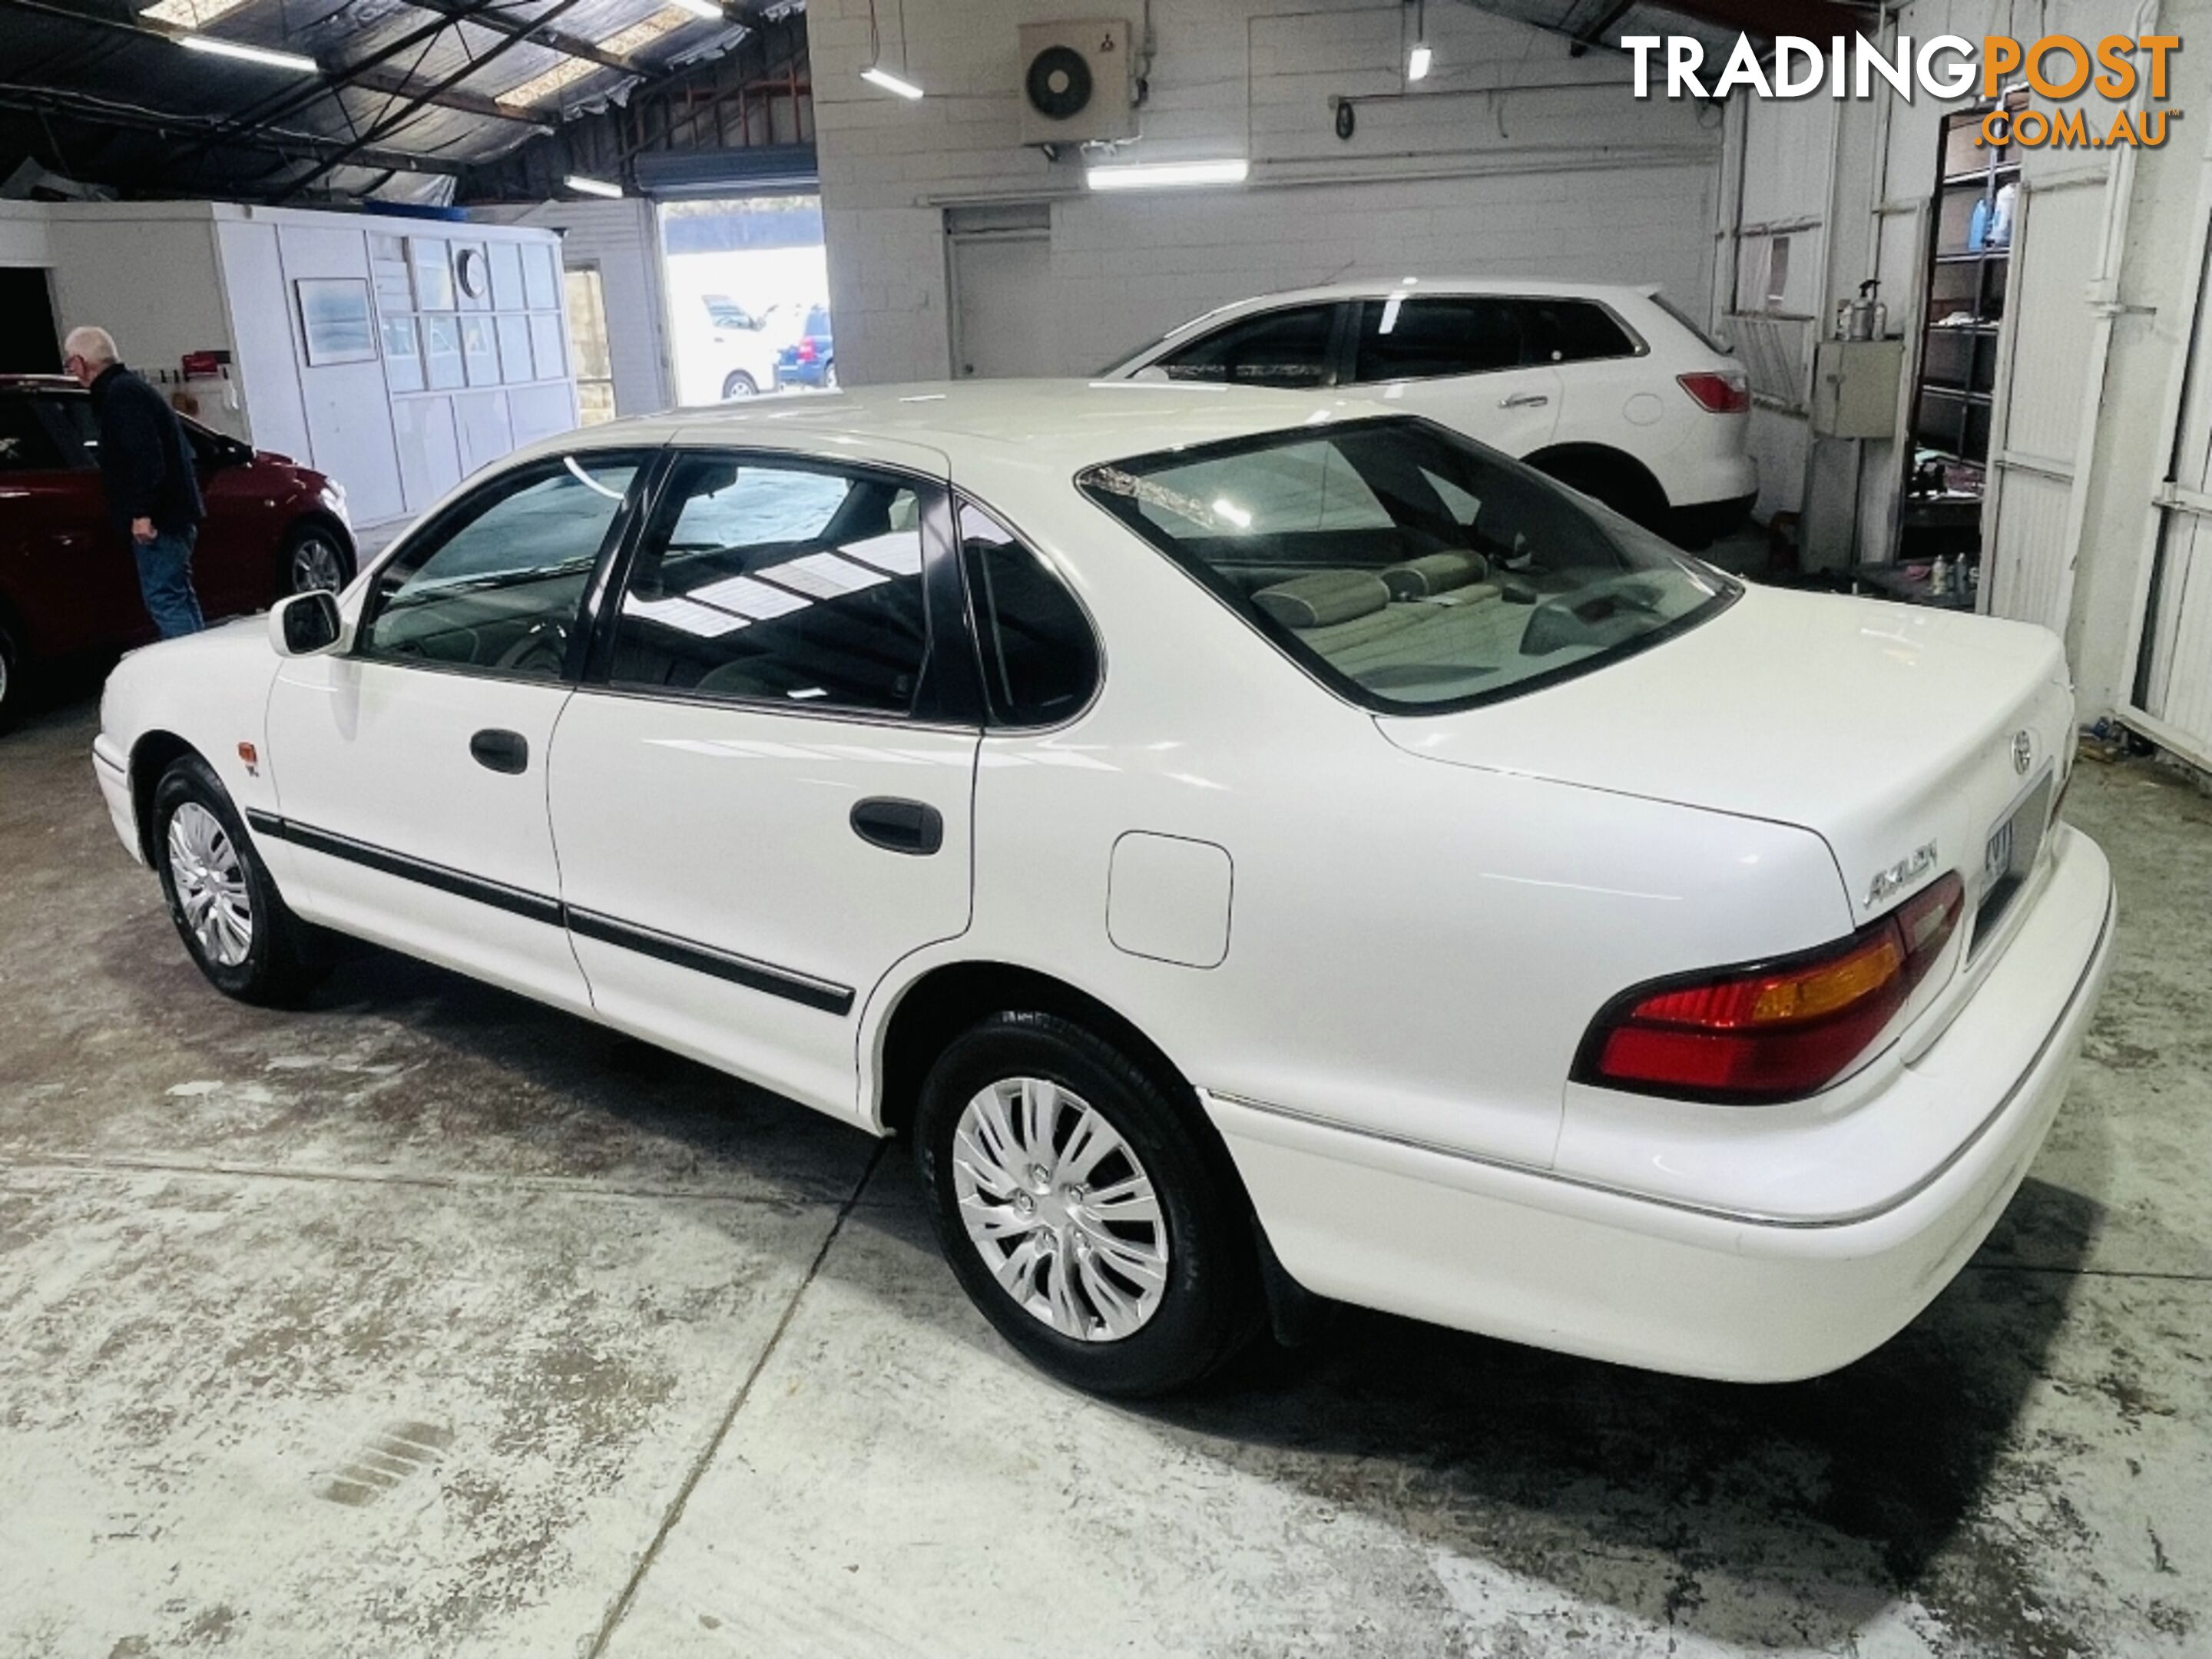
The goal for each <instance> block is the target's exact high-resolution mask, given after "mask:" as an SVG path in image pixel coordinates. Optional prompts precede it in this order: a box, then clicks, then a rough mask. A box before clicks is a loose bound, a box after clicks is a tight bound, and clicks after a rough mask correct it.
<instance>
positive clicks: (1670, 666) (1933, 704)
mask: <svg viewBox="0 0 2212 1659" xmlns="http://www.w3.org/2000/svg"><path fill="white" fill-rule="evenodd" d="M2072 720H2073V696H2072V693H2071V691H2070V690H2069V688H2068V685H2067V681H2066V666H2065V659H2064V657H2063V653H2062V652H2061V650H2060V648H2059V644H2058V641H2057V638H2056V637H2055V636H2053V635H2051V634H2050V633H2049V632H2047V631H2046V630H2045V629H2039V628H2033V627H2029V626H2027V625H2025V624H2020V623H2004V622H1997V621H1992V620H1990V619H1988V618H1984V617H1966V616H1960V615H1955V614H1952V613H1948V612H1944V611H1935V610H1929V609H1925V608H1915V607H1911V606H1906V605H1891V604H1886V603H1882V602H1879V601H1874V600H1865V599H1844V598H1840V597H1837V596H1832V595H1815V594H1806V593H1796V592H1786V591H1782V590H1777V589H1769V588H1756V587H1754V588H1749V589H1747V590H1746V591H1745V592H1744V593H1743V595H1742V597H1741V599H1738V600H1737V602H1736V603H1735V604H1734V605H1731V606H1729V608H1728V609H1727V610H1726V611H1723V612H1722V613H1721V614H1720V615H1718V616H1717V617H1714V618H1713V619H1712V620H1711V621H1710V622H1708V623H1705V624H1703V625H1702V626H1699V627H1696V628H1693V629H1689V630H1687V631H1686V632H1685V633H1683V634H1681V635H1678V636H1676V637H1674V638H1673V639H1670V640H1667V641H1662V643H1660V644H1658V645H1656V646H1655V647H1652V648H1651V649H1650V650H1647V651H1644V652H1642V653H1638V654H1637V655H1635V656H1632V657H1630V658H1627V659H1624V660H1622V661H1620V662H1618V663H1615V664H1612V665H1608V666H1606V667H1604V668H1601V669H1598V670H1596V671H1593V672H1590V673H1588V674H1585V675H1583V676H1580V677H1578V678H1573V679H1571V680H1568V681H1566V682H1565V683H1563V684H1557V685H1554V686H1551V687H1548V688H1546V689H1544V690H1539V691H1535V692H1532V693H1530V694H1528V696H1521V697H1515V698H1510V699H1508V700H1505V701H1503V702H1498V703H1495V704H1491V705H1487V706H1483V707H1478V708H1472V709H1468V710H1464V711H1462V712H1459V713H1456V714H1441V715H1419V716H1385V717H1382V718H1380V719H1379V720H1377V724H1378V725H1379V726H1381V728H1382V730H1383V735H1384V736H1386V737H1387V738H1389V740H1390V741H1391V742H1392V743H1394V744H1397V745H1398V746H1399V747H1401V748H1402V749H1404V750H1407V751H1408V752H1409V753H1412V754H1415V755H1419V756H1422V757H1426V758H1428V759H1431V760H1436V761H1442V762H1445V763H1452V764H1457V765H1465V766H1476V767H1483V768H1488V769H1495V770H1498V771H1507V772H1516V773H1522V774H1525V775H1534V776H1537V777H1543V778H1549V779H1553V780H1556V781H1559V782H1562V783H1568V784H1574V785H1578V786H1581V787H1587V788H1593V789H1604V790H1608V791H1613V792H1615V793H1627V794H1633V795H1639V796H1644V797H1646V798H1649V799H1656V800H1665V801H1671V802H1674V803H1677V804H1680V805H1686V806H1692V807H1700V808H1705V809H1708V810H1711V811H1720V812H1729V813H1735V814H1739V815H1742V816H1747V817H1759V818H1766V819H1771V820H1773V821H1775V822H1778V823H1789V824H1793V825H1796V826H1798V827H1800V828H1803V829H1810V830H1812V831H1814V833H1815V834H1817V835H1819V836H1821V837H1822V838H1823V839H1824V840H1825V841H1826V842H1827V844H1828V847H1829V848H1830V850H1831V851H1832V853H1833V854H1834V855H1835V859H1836V864H1837V868H1838V875H1839V877H1840V878H1841V880H1842V882H1843V884H1844V893H1845V896H1846V898H1847V900H1848V902H1849V903H1850V910H1851V914H1852V915H1853V916H1854V918H1856V920H1857V921H1858V922H1860V923H1863V922H1865V921H1868V920H1869V919H1871V918H1872V917H1874V916H1876V915H1881V913H1883V912H1885V911H1887V910H1889V909H1891V908H1894V907H1895V906H1896V905H1897V904H1899V903H1900V902H1903V900H1905V898H1906V897H1908V896H1911V894H1912V893H1914V892H1917V891H1918V890H1920V889H1921V888H1923V887H1924V886H1925V885H1927V884H1929V882H1932V881H1934V880H1936V879H1937V878H1939V877H1940V876H1941V875H1942V872H1945V871H1950V870H1955V871H1956V872H1958V873H1959V875H1960V879H1961V880H1962V881H1963V882H1964V883H1965V884H1966V916H1965V919H1964V921H1963V922H1962V925H1961V927H1960V935H1961V937H1962V938H1966V939H1972V941H1973V946H1972V948H1974V949H1976V950H1978V948H1979V947H1980V945H1983V944H1985V943H1987V942H1988V941H1989V940H1990V939H1995V938H1996V937H1997V936H1998V935H1999V933H2001V932H2002V928H2001V927H2000V926H1999V924H2000V922H2001V921H2002V919H2003V916H2004V915H2005V913H2006V912H2007V911H2008V909H2010V908H2014V907H2013V906H2012V904H2011V900H2012V899H2013V898H2014V897H2015V896H2017V895H2018V894H2019V892H2020V891H2021V890H2022V889H2023V887H2024V886H2025V884H2026V882H2025V878H2026V877H2027V876H2028V875H2029V874H2030V873H2032V871H2033V866H2034V864H2035V861H2036V859H2037V855H2038V854H2039V851H2040V848H2041V847H2042V844H2043V842H2044V841H2045V833H2044V832H2045V828H2046V826H2047V823H2048V820H2049V817H2050V814H2051V809H2052V807H2053V806H2054V805H2055V804H2056V800H2057V793H2058V791H2059V788H2060V787H2061V786H2062V785H2063V779H2064V776H2065V771H2064V769H2065V767H2066V766H2067V764H2068V763H2070V760H2071V757H2072V743H2073V732H2072ZM1817 942H1818V941H1814V940H1808V941H1807V944H1808V945H1811V944H1814V943H1817Z"/></svg>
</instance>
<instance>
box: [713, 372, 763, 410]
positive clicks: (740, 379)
mask: <svg viewBox="0 0 2212 1659" xmlns="http://www.w3.org/2000/svg"><path fill="white" fill-rule="evenodd" d="M759 390H760V387H758V386H756V385H754V384H753V377H752V376H751V375H750V374H746V373H745V372H744V370H743V369H732V370H731V371H730V374H729V376H728V378H727V379H726V380H723V382H722V398H723V400H724V401H725V402H727V401H728V400H729V399H730V398H750V397H751V396H752V395H753V393H755V392H758V391H759Z"/></svg>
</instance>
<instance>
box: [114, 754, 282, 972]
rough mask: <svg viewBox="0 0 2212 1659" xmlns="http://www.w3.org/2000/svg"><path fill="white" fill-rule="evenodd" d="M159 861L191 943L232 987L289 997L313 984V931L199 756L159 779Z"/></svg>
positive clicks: (195, 955)
mask: <svg viewBox="0 0 2212 1659" xmlns="http://www.w3.org/2000/svg"><path fill="white" fill-rule="evenodd" d="M152 827H153V832H154V834H153V842H154V861H155V867H156V868H157V869H158V870H159V871H160V872H161V892H162V896H164V897H165V898H167V900H168V902H169V919H170V920H171V921H173V922H174V923H175V924H176V927H177V933H178V934H179V937H180V938H182V939H183V940H184V941H185V950H187V951H190V952H191V957H192V960H193V961H194V962H196V963H198V964H199V969H200V971H201V972H202V973H203V974H205V975H207V977H208V980H209V982H210V983H211V984H212V985H214V987H216V989H217V990H219V991H221V992H222V993H223V994H225V995H226V996H234V997H236V998H238V999H239V1000H240V1001H242V1002H257V1003H264V1004H281V1003H285V1002H289V1001H291V1000H293V999H295V997H297V996H298V995H299V994H301V992H303V991H305V990H306V989H307V987H308V986H310V985H311V984H313V981H314V978H315V974H314V970H313V965H312V957H313V953H312V950H311V936H310V934H309V933H308V930H307V926H306V924H305V923H303V922H301V921H300V920H299V919H298V918H297V917H295V915H293V914H292V913H291V911H290V910H289V909H288V908H286V907H285V904H284V901H283V898H282V897H280V896H278V894H277V891H276V883H275V881H273V880H272V879H271V878H270V874H269V870H268V866H265V865H264V864H263V863H262V862H261V857H260V854H258V853H256V852H255V851H254V849H253V843H252V841H251V840H250V839H249V838H248V837H247V836H246V826H245V825H244V824H243V823H240V821H239V816H238V809H237V808H236V807H235V806H234V805H232V803H231V799H230V795H229V792H228V791H227V790H225V789H224V788H223V787H222V780H220V779H219V778H217V777H216V775H215V769H213V768H212V767H210V765H209V764H208V763H206V762H205V761H204V760H202V759H201V758H200V757H198V756H197V755H185V756H183V757H180V758H179V759H178V760H176V761H175V762H173V763H171V765H170V767H169V769H168V770H167V771H166V772H164V773H163V774H162V775H161V781H160V782H159V783H157V784H155V786H154V822H153V826H152Z"/></svg>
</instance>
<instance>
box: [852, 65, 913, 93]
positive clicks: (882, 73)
mask: <svg viewBox="0 0 2212 1659" xmlns="http://www.w3.org/2000/svg"><path fill="white" fill-rule="evenodd" d="M860 78H861V79H862V80H863V81H866V82H867V83H868V84H869V85H870V86H872V87H881V88H883V89H884V91H885V92H895V93H896V94H898V95H899V96H900V97H902V98H919V97H921V88H920V87H918V86H916V85H915V83H914V82H911V81H906V80H902V79H900V78H899V77H898V76H896V75H893V74H892V73H891V72H890V70H887V69H885V68H884V66H883V65H882V64H869V65H868V66H867V68H866V69H864V70H861V71H860Z"/></svg>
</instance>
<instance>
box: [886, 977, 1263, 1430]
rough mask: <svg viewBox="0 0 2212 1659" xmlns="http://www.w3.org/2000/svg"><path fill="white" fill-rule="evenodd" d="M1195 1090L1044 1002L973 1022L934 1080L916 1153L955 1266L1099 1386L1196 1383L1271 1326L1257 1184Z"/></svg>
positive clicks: (1077, 1374)
mask: <svg viewBox="0 0 2212 1659" xmlns="http://www.w3.org/2000/svg"><path fill="white" fill-rule="evenodd" d="M1182 1092H1183V1091H1182V1085H1181V1084H1180V1083H1170V1082H1169V1081H1168V1080H1165V1079H1158V1078H1155V1077H1154V1076H1153V1075H1152V1073H1150V1072H1149V1071H1148V1070H1147V1069H1146V1067H1145V1066H1142V1065H1139V1064H1138V1063H1136V1062H1135V1061H1133V1060H1132V1059H1131V1058H1130V1057H1129V1056H1127V1054H1123V1053H1121V1051H1120V1050H1119V1049H1118V1048H1115V1046H1114V1045H1113V1044H1111V1043H1109V1042H1105V1041H1103V1039H1101V1038H1100V1037H1098V1036H1097V1035H1096V1034H1094V1033H1093V1032H1091V1031H1090V1030H1085V1028H1084V1027H1083V1026H1080V1025H1078V1024H1074V1023H1073V1022H1072V1021H1069V1020H1066V1019H1062V1018H1059V1017H1057V1016H1055V1015H1051V1014H1042V1013H1002V1014H995V1015H994V1016H992V1017H991V1018H988V1019H987V1020H985V1021H983V1022H982V1023H981V1024H978V1025H975V1026H974V1027H972V1028H971V1029H970V1030H968V1031H966V1032H964V1033H963V1035H961V1036H958V1037H956V1038H955V1039H954V1040H953V1042H951V1046H949V1047H948V1048H946V1049H945V1052H944V1053H943V1054H941V1055H939V1058H938V1060H937V1063H936V1065H935V1066H933V1067H932V1068H931V1070H930V1073H929V1076H928V1078H927V1080H926V1081H925V1082H924V1083H923V1085H922V1091H921V1105H920V1108H919V1110H918V1111H917V1113H916V1115H915V1162H916V1164H918V1165H919V1167H920V1169H921V1178H922V1182H923V1184H924V1185H925V1186H926V1187H927V1189H928V1191H929V1194H930V1200H931V1204H932V1207H933V1214H934V1215H935V1218H936V1221H937V1231H938V1237H939V1239H940V1240H941V1241H942V1242H943V1244H944V1248H945V1255H946V1257H947V1259H948V1260H949V1261H951V1264H952V1270H953V1272H954V1273H956V1274H957V1276H958V1277H959V1279H960V1282H961V1285H962V1286H963V1288H964V1289H965V1290H966V1291H967V1292H968V1294H969V1297H971V1298H973V1300H974V1301H975V1305H976V1306H977V1307H978V1308H979V1309H981V1310H982V1313H983V1316H984V1317H985V1318H987V1319H988V1320H989V1321H990V1322H991V1323H992V1324H993V1325H994V1326H996V1327H997V1328H998V1330H999V1334H1000V1335H1001V1336H1003V1337H1005V1338H1006V1340H1007V1341H1009V1342H1011V1343H1012V1344H1013V1345H1014V1346H1015V1347H1017V1348H1018V1349H1020V1350H1021V1352H1023V1353H1024V1355H1025V1356H1027V1357H1028V1358H1029V1359H1030V1361H1031V1362H1033V1363H1034V1364H1036V1365H1037V1366H1038V1367H1039V1368H1040V1369H1041V1370H1045V1371H1048V1372H1049V1373H1051V1374H1052V1375H1053V1376H1057V1377H1059V1378H1060V1379H1061V1380H1062V1381H1064V1382H1067V1383H1073V1384H1074V1385H1075V1386H1076V1387H1077V1388H1079V1389H1088V1390H1089V1391H1091V1393H1094V1394H1102V1395H1123V1396H1133V1395H1155V1394H1164V1393H1166V1392H1168V1391H1170V1390H1171V1389H1178V1388H1182V1387H1184V1386H1186V1385H1187V1384H1189V1383H1194V1382H1196V1381H1197V1380H1198V1379H1199V1378H1200V1377H1202V1376H1205V1375H1206V1373H1208V1372H1209V1371H1211V1370H1213V1369H1214V1368H1215V1367H1217V1366H1218V1365H1219V1364H1222V1363H1223V1362H1224V1361H1225V1360H1226V1359H1228V1358H1230V1357H1231V1355H1233V1354H1234V1353H1236V1352H1237V1350H1238V1349H1239V1348H1241V1347H1242V1346H1243V1345H1244V1343H1245V1342H1246V1341H1247V1340H1249V1338H1250V1337H1251V1336H1252V1335H1253V1334H1254V1333H1255V1331H1257V1330H1258V1328H1260V1323H1261V1298H1260V1295H1259V1277H1258V1266H1257V1263H1256V1261H1255V1259H1254V1255H1253V1248H1252V1231H1251V1224H1250V1221H1249V1218H1248V1216H1247V1214H1246V1212H1245V1208H1244V1202H1243V1195H1242V1194H1240V1193H1239V1192H1238V1191H1237V1189H1236V1186H1235V1182H1234V1178H1233V1176H1231V1175H1230V1174H1229V1173H1228V1172H1227V1170H1226V1168H1225V1163H1226V1160H1225V1156H1224V1155H1223V1154H1221V1153H1220V1152H1218V1149H1209V1148H1208V1147H1207V1146H1206V1145H1205V1144H1204V1143H1203V1142H1202V1141H1201V1140H1200V1136H1199V1133H1196V1132H1195V1131H1194V1121H1193V1119H1192V1117H1191V1116H1190V1115H1189V1114H1190V1113H1193V1112H1194V1111H1195V1110H1196V1109H1197V1108H1196V1106H1195V1103H1188V1102H1184V1101H1182V1100H1179V1098H1178V1097H1179V1096H1180V1095H1181V1094H1182Z"/></svg>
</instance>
